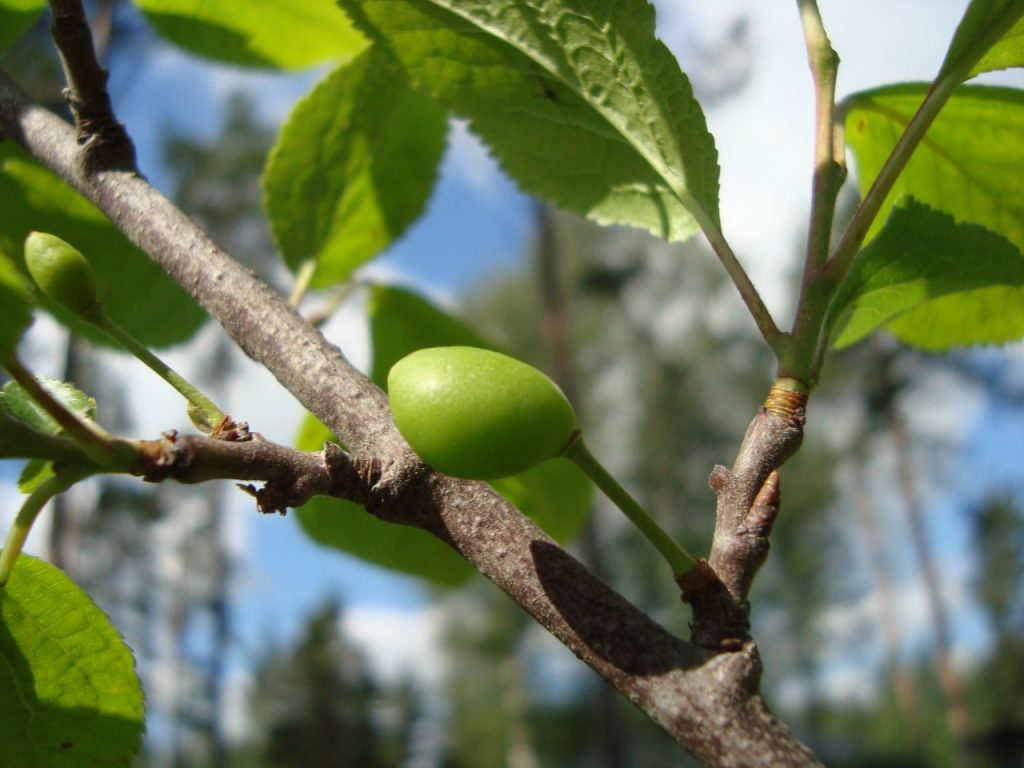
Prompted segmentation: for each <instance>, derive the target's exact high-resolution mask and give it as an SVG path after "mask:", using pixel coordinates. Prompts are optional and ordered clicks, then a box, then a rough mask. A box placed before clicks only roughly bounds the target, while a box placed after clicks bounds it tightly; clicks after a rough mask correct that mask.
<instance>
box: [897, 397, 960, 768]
mask: <svg viewBox="0 0 1024 768" xmlns="http://www.w3.org/2000/svg"><path fill="white" fill-rule="evenodd" d="M887 424H888V427H889V433H890V435H891V436H892V440H893V443H894V445H895V449H896V474H897V480H898V483H899V490H900V495H901V496H902V500H903V504H902V505H901V506H902V507H903V514H904V515H905V517H906V520H907V525H908V527H909V528H910V541H911V546H912V547H913V550H914V556H915V558H916V561H917V568H918V575H919V578H920V580H921V585H922V587H923V588H924V592H925V600H926V601H927V603H928V618H929V621H930V623H931V631H932V638H933V642H934V644H935V665H936V668H937V670H938V675H939V684H940V685H941V686H942V692H943V694H944V695H945V697H946V723H947V725H948V726H949V730H950V733H951V734H952V736H953V740H954V742H955V743H956V745H957V753H958V758H959V763H960V764H961V765H963V766H965V767H966V766H967V765H968V763H967V762H966V749H967V727H968V713H967V702H966V689H965V686H964V682H963V680H962V679H961V678H960V674H959V673H958V672H957V671H956V669H955V668H954V666H953V661H952V658H951V654H950V651H951V648H952V639H951V637H952V636H951V632H950V626H949V616H948V614H947V613H946V607H945V604H944V603H943V600H942V592H941V588H940V585H939V579H938V575H937V574H936V571H935V558H934V555H933V554H932V548H931V544H930V543H929V541H928V535H927V532H926V531H925V525H924V515H923V513H922V510H921V502H920V499H919V498H918V494H917V489H916V487H915V483H914V472H913V467H912V466H911V461H910V448H909V440H908V438H907V433H906V428H905V426H904V424H903V421H902V420H901V419H900V417H899V415H898V414H897V413H896V411H895V409H893V408H889V410H888V414H887Z"/></svg>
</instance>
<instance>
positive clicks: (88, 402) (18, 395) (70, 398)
mask: <svg viewBox="0 0 1024 768" xmlns="http://www.w3.org/2000/svg"><path fill="white" fill-rule="evenodd" d="M36 378H37V379H39V383H40V384H42V385H43V387H44V388H45V389H46V390H47V391H48V392H49V393H50V394H51V395H53V396H54V398H55V399H56V400H57V401H58V402H59V403H61V404H62V405H63V406H64V407H65V408H67V409H68V410H69V411H71V412H72V413H75V414H77V415H78V416H80V417H82V418H83V419H88V420H89V421H96V400H95V399H93V398H91V397H89V396H88V395H87V394H85V393H84V392H82V390H80V389H78V388H77V387H75V386H74V385H73V384H68V383H67V382H64V381H60V380H59V379H51V378H50V377H49V376H37V377H36ZM0 413H3V414H6V415H8V416H10V417H12V418H15V419H17V420H18V421H20V422H22V423H23V424H26V425H27V426H29V427H31V428H32V429H34V430H36V431H37V432H42V433H43V434H46V435H59V434H60V433H62V432H63V431H64V430H63V428H62V427H61V426H60V425H59V424H58V423H57V422H56V421H55V420H54V418H53V417H52V416H51V415H50V414H48V413H47V412H46V411H45V410H43V408H42V407H41V406H40V405H39V404H38V403H37V402H36V401H35V400H33V399H32V398H31V397H30V396H29V394H28V393H27V392H26V391H25V390H24V389H23V388H22V386H21V385H20V384H18V383H17V382H14V381H9V382H7V383H6V384H5V385H4V386H3V389H0ZM52 476H53V462H50V461H44V460H42V459H32V460H31V461H28V462H26V464H25V466H24V467H23V468H22V470H21V475H20V476H19V477H18V490H20V491H21V492H22V493H32V491H34V490H35V489H36V488H38V487H39V486H40V485H41V484H42V483H43V482H44V481H45V480H46V479H47V478H49V477H52Z"/></svg>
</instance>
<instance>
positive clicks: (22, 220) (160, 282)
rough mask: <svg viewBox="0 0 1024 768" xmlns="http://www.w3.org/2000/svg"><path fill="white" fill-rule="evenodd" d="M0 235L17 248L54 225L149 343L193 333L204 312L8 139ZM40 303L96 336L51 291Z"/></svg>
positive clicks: (114, 309)
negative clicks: (53, 298) (34, 233)
mask: <svg viewBox="0 0 1024 768" xmlns="http://www.w3.org/2000/svg"><path fill="white" fill-rule="evenodd" d="M0 200H3V205H2V206H0V238H3V239H4V240H5V241H6V242H9V243H16V244H18V247H20V246H21V244H22V243H24V241H25V237H26V236H27V235H28V233H29V232H30V231H32V230H40V231H43V232H52V233H53V234H55V235H57V236H58V237H61V238H63V239H65V240H67V241H68V242H69V243H71V244H72V245H73V246H74V247H75V248H77V249H78V250H80V251H82V252H83V253H84V254H86V255H87V256H88V258H89V261H90V262H91V263H92V265H93V267H94V268H95V270H96V281H97V283H98V290H99V297H100V302H101V303H102V304H103V307H104V309H105V310H106V311H107V313H108V314H109V315H110V316H111V317H112V318H113V319H114V320H116V321H117V322H118V323H119V324H120V325H122V326H123V327H124V328H125V329H126V330H128V331H129V332H130V333H131V334H132V335H133V336H135V337H136V338H137V339H138V340H139V341H140V342H142V343H143V344H145V345H146V346H151V347H163V346H169V345H171V344H176V343H178V342H181V341H184V340H186V339H188V338H189V337H190V336H192V334H194V333H195V332H196V331H197V330H198V329H199V326H200V325H202V323H203V321H204V320H205V319H206V315H205V314H204V313H203V311H202V310H201V309H200V308H199V306H198V305H197V304H196V303H195V301H193V300H192V298H191V297H190V296H189V295H188V294H187V293H185V291H184V290H183V289H182V288H180V287H179V286H178V285H177V283H175V282H174V281H173V280H171V278H170V277H168V276H167V273H166V272H164V271H163V270H162V269H160V267H158V266H157V265H156V264H154V263H153V262H152V261H150V259H149V258H148V257H147V256H146V254H144V253H143V252H142V251H140V250H139V249H138V248H136V247H135V246H134V245H132V244H131V243H130V242H129V241H128V240H127V238H125V236H124V235H122V234H121V233H120V232H119V231H118V230H117V229H116V228H115V227H114V226H113V225H112V224H111V223H110V221H109V220H108V219H107V218H106V217H105V216H104V215H103V214H102V213H100V212H99V211H98V210H97V209H96V208H94V207H93V206H92V205H91V204H90V203H88V202H87V201H86V200H85V199H84V198H83V197H81V196H80V195H79V194H78V193H77V192H75V191H74V190H72V189H71V188H70V187H69V186H68V185H67V184H65V183H64V182H63V181H61V180H60V179H58V178H57V177H56V176H54V175H53V174H52V173H50V172H49V171H48V170H46V169H45V168H43V167H42V166H40V165H39V164H37V163H36V162H35V161H33V160H32V159H30V158H29V157H28V156H26V155H25V154H23V153H22V152H21V151H20V150H17V149H16V148H15V147H14V146H13V145H12V144H11V143H10V142H7V143H3V144H0ZM40 304H41V305H42V306H44V307H46V308H47V309H48V310H49V311H50V312H51V313H52V314H54V315H55V316H56V317H57V318H59V319H60V320H61V322H63V323H65V324H66V325H69V326H70V327H72V328H73V329H74V330H75V332H76V333H80V334H81V335H83V336H85V337H87V338H89V339H92V340H94V341H96V342H98V343H103V344H110V342H109V341H108V340H107V338H106V337H105V336H104V335H103V334H100V333H99V332H97V331H95V330H94V329H93V328H92V327H91V326H89V325H88V324H86V323H83V322H81V321H79V320H78V319H77V318H74V317H72V316H71V314H70V313H68V312H67V311H66V310H64V309H63V308H61V307H58V306H56V305H55V304H54V303H53V302H52V301H49V300H48V299H46V298H45V297H41V298H40Z"/></svg>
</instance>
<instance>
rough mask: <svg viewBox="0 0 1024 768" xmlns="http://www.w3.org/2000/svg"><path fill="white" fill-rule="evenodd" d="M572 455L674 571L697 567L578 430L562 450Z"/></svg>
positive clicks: (681, 572) (677, 574) (675, 573)
mask: <svg viewBox="0 0 1024 768" xmlns="http://www.w3.org/2000/svg"><path fill="white" fill-rule="evenodd" d="M560 455H561V456H563V457H564V458H566V459H569V460H570V461H571V462H573V463H574V464H575V465H576V466H577V467H579V468H580V469H582V470H583V472H584V473H585V474H586V475H587V477H589V478H590V479H591V480H592V481H593V482H594V485H596V486H597V487H598V488H600V489H601V490H602V491H603V492H604V494H605V496H607V497H608V498H609V499H611V501H612V502H613V503H614V504H615V506H617V507H618V508H619V509H621V510H622V512H623V514H625V515H626V517H628V518H629V520H630V522H631V523H633V525H635V526H636V527H637V528H638V529H639V530H640V533H642V534H643V535H644V537H646V539H647V540H648V541H649V542H651V544H653V545H654V547H655V549H657V550H658V552H659V553H660V554H661V556H662V557H663V558H665V561H666V562H667V563H668V564H669V566H670V567H671V568H672V574H673V576H675V578H676V579H677V580H678V579H679V578H680V577H681V576H686V575H687V574H689V573H690V572H692V571H693V570H694V569H695V568H696V567H697V560H696V559H695V558H694V557H693V556H692V555H691V554H690V553H688V552H687V551H686V550H685V549H683V548H682V547H680V546H679V544H678V543H676V541H675V539H673V538H672V537H671V536H669V535H668V533H666V531H665V529H664V528H662V527H661V526H660V525H658V523H657V521H656V520H655V519H654V518H653V517H651V516H650V514H648V512H647V510H645V509H644V508H643V507H641V506H640V504H639V503H638V502H637V500H636V499H634V498H633V497H632V496H630V495H629V492H628V491H626V489H625V488H623V487H622V486H621V485H620V484H619V481H618V480H616V479H615V478H614V477H612V476H611V474H610V473H609V472H608V470H607V469H605V468H604V465H603V464H601V462H600V461H598V460H597V459H596V458H595V457H594V454H592V453H591V452H590V449H589V448H588V447H587V444H586V443H585V442H584V440H583V435H582V433H580V432H579V431H577V432H576V433H575V434H574V435H573V436H572V438H571V439H570V440H569V443H568V444H567V445H566V446H565V448H563V449H562V453H561V454H560Z"/></svg>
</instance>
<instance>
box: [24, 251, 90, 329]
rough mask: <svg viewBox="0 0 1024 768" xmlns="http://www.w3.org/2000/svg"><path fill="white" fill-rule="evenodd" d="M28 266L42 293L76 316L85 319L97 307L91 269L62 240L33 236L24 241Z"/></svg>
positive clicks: (84, 259)
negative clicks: (82, 316) (81, 316)
mask: <svg viewBox="0 0 1024 768" xmlns="http://www.w3.org/2000/svg"><path fill="white" fill-rule="evenodd" d="M25 264H26V266H28V271H29V274H30V275H32V279H33V280H35V281H36V284H37V285H38V286H39V288H40V290H42V292H43V293H45V294H46V295H47V296H49V297H50V298H51V299H53V300H54V301H55V302H57V303H58V304H60V305H61V306H63V307H65V308H66V309H68V310H70V311H71V312H73V313H75V314H76V315H84V314H86V313H87V312H88V311H89V310H91V309H92V308H93V307H95V306H96V278H95V277H94V276H93V271H92V265H90V264H89V261H88V260H87V259H86V258H85V256H83V255H82V254H81V252H79V251H78V250H77V249H76V248H74V247H73V246H71V245H70V244H69V243H67V242H65V241H64V240H61V239H60V238H59V237H57V236H55V235H48V234H46V233H45V232H32V233H30V234H29V236H28V237H27V238H25Z"/></svg>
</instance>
